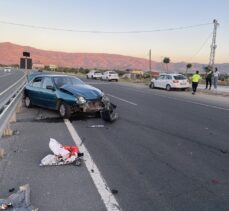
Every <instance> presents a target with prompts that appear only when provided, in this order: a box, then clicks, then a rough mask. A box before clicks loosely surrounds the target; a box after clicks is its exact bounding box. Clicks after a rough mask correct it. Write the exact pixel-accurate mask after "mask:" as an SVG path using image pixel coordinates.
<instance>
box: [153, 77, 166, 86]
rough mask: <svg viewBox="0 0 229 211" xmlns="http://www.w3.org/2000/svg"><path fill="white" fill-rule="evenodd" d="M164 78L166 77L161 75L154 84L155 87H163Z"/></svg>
mask: <svg viewBox="0 0 229 211" xmlns="http://www.w3.org/2000/svg"><path fill="white" fill-rule="evenodd" d="M163 78H164V75H161V76H159V77H158V78H157V79H156V80H155V82H154V85H155V87H158V88H161V87H162V81H163Z"/></svg>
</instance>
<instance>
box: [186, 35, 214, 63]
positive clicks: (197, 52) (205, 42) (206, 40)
mask: <svg viewBox="0 0 229 211" xmlns="http://www.w3.org/2000/svg"><path fill="white" fill-rule="evenodd" d="M211 36H212V33H210V34H209V35H208V36H207V38H206V39H205V40H204V42H203V44H202V45H201V46H200V48H199V49H198V50H197V51H196V53H195V54H193V56H192V57H190V59H188V61H192V59H193V58H194V57H196V56H197V55H198V54H199V53H200V51H201V50H202V49H203V47H204V46H205V45H206V44H207V42H208V40H209V39H210V37H211Z"/></svg>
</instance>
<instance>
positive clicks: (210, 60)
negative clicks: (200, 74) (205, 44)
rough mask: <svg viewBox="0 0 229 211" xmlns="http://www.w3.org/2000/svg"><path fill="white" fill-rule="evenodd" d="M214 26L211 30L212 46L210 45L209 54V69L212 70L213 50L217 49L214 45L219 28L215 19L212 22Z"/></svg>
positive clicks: (213, 61) (213, 63)
mask: <svg viewBox="0 0 229 211" xmlns="http://www.w3.org/2000/svg"><path fill="white" fill-rule="evenodd" d="M213 24H214V29H213V37H212V44H211V46H210V47H211V53H210V58H209V67H211V68H212V70H214V65H215V49H216V47H217V45H216V32H217V27H218V26H219V23H218V21H217V20H216V19H214V20H213Z"/></svg>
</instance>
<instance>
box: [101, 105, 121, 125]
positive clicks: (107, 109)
mask: <svg viewBox="0 0 229 211" xmlns="http://www.w3.org/2000/svg"><path fill="white" fill-rule="evenodd" d="M104 105H105V106H104V109H103V110H102V111H100V114H101V118H102V119H103V120H104V121H107V122H114V121H115V120H116V119H118V113H117V112H115V111H114V110H115V109H116V107H117V106H116V105H114V104H113V103H111V102H110V101H106V102H104Z"/></svg>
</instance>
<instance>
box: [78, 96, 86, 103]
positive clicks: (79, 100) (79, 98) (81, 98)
mask: <svg viewBox="0 0 229 211" xmlns="http://www.w3.org/2000/svg"><path fill="white" fill-rule="evenodd" d="M76 102H77V103H78V104H84V103H86V100H85V98H84V97H82V96H80V97H78V98H77V100H76Z"/></svg>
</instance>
